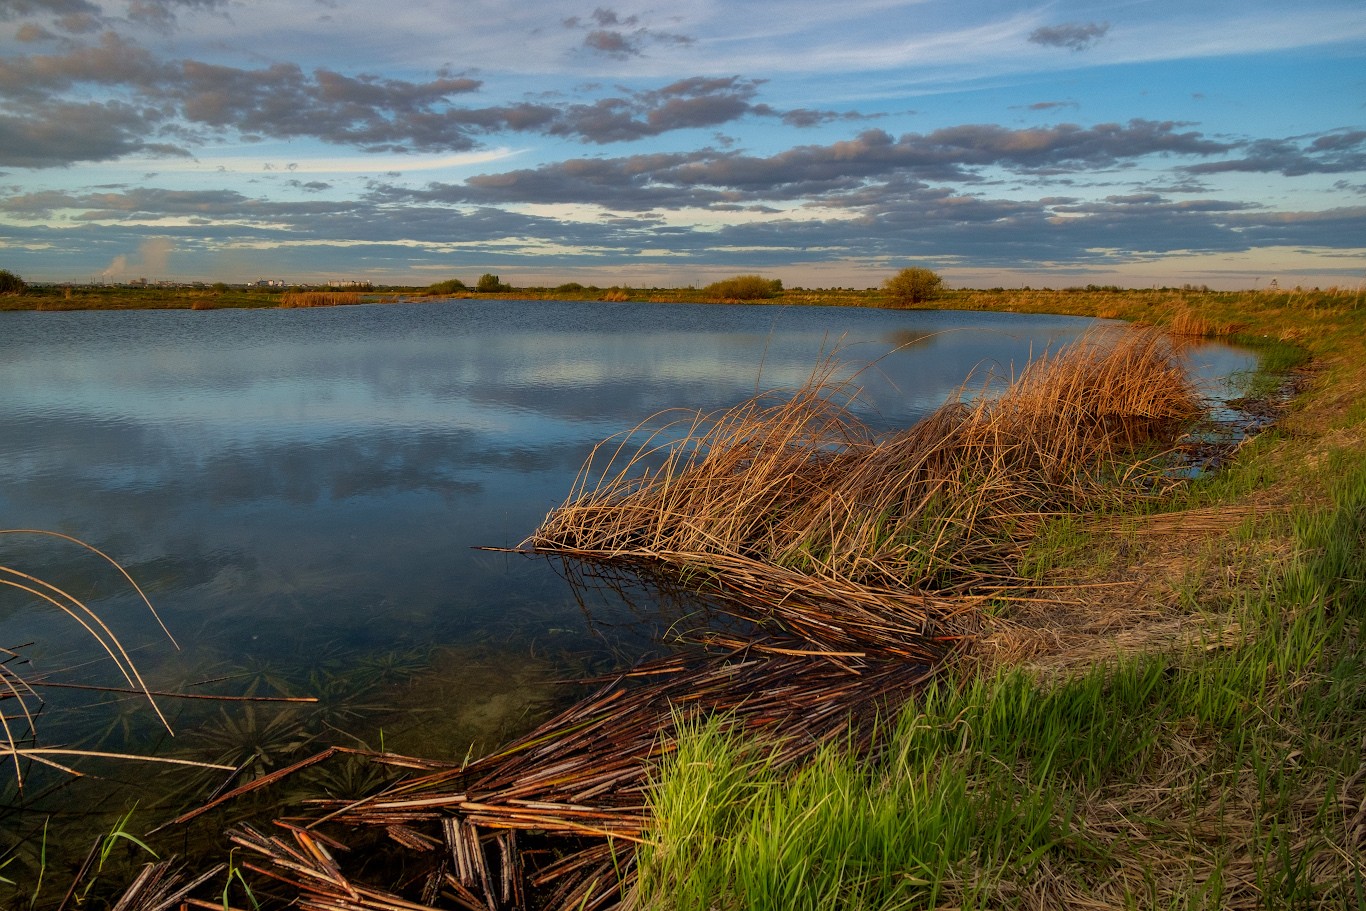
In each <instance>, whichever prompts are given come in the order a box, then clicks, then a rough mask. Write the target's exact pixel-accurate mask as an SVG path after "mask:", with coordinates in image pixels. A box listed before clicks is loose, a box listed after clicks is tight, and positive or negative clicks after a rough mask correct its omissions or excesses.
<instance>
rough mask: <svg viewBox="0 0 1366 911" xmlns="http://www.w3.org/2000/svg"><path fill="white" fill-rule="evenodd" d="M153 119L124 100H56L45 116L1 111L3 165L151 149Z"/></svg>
mask: <svg viewBox="0 0 1366 911" xmlns="http://www.w3.org/2000/svg"><path fill="white" fill-rule="evenodd" d="M151 127H152V124H151V123H149V120H148V118H147V116H146V113H145V112H144V111H143V110H142V109H139V108H135V107H133V106H131V105H128V104H124V103H122V102H113V101H111V102H107V103H104V104H98V103H94V102H92V103H89V104H55V105H52V106H49V107H47V108H46V109H45V110H44V111H43V113H42V115H41V116H33V115H18V116H15V115H6V114H0V166H7V167H16V168H48V167H58V166H61V165H66V164H69V163H70V162H72V161H108V160H110V159H114V158H120V157H122V156H124V155H130V154H133V153H135V152H140V151H143V150H145V149H147V148H148V147H149V146H148V144H147V143H146V142H144V141H143V139H142V137H143V136H145V135H147V133H148V132H149V130H150V129H151Z"/></svg>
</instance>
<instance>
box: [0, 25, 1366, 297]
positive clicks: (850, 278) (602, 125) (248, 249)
mask: <svg viewBox="0 0 1366 911" xmlns="http://www.w3.org/2000/svg"><path fill="white" fill-rule="evenodd" d="M0 45H2V46H3V51H2V52H0V267H2V268H8V269H10V270H12V271H15V272H18V273H19V274H20V275H22V276H24V277H25V278H27V279H29V280H34V281H58V280H76V281H86V280H90V279H95V280H113V281H126V280H129V279H132V278H138V277H146V278H148V279H151V280H158V279H203V280H220V279H221V280H226V281H246V280H254V279H257V278H278V279H284V280H290V281H326V280H330V279H357V280H371V281H375V282H382V283H390V282H400V283H412V284H426V283H429V282H433V281H438V280H442V279H445V278H450V277H458V278H462V279H463V280H465V281H467V282H472V281H473V280H474V279H476V278H477V277H478V276H479V275H480V274H482V273H483V272H494V273H497V274H499V275H500V276H501V277H502V278H503V280H504V281H508V282H511V283H513V284H515V285H537V284H558V283H560V282H565V281H579V282H582V283H584V284H590V283H591V284H598V285H603V286H607V285H613V284H630V285H638V286H639V285H645V286H650V285H662V286H686V285H700V284H705V283H707V282H710V281H713V280H715V279H717V278H721V277H725V276H728V275H734V274H737V273H740V272H759V273H762V274H764V275H767V276H770V277H778V278H782V279H783V280H784V282H785V283H786V284H787V285H788V286H789V287H792V286H808V287H831V286H846V287H871V286H874V285H877V284H879V283H880V282H881V281H882V279H883V278H885V277H886V276H887V275H889V274H891V273H892V272H894V271H895V270H896V269H899V268H901V267H903V266H905V265H913V264H914V265H928V266H931V267H932V268H935V269H937V270H939V271H940V272H941V273H942V274H943V275H944V276H945V278H946V280H947V281H948V282H949V284H951V285H956V286H971V287H989V286H995V285H1005V286H1019V285H1033V286H1035V287H1039V286H1051V287H1065V286H1070V285H1079V284H1088V283H1101V284H1111V283H1115V284H1122V285H1127V286H1134V287H1148V286H1152V285H1180V284H1187V283H1190V284H1209V285H1211V286H1214V287H1234V288H1241V287H1265V286H1266V285H1267V284H1269V283H1270V281H1271V280H1272V279H1275V280H1276V281H1277V282H1278V284H1280V285H1282V286H1292V285H1295V284H1304V285H1319V286H1329V285H1338V286H1346V287H1357V286H1359V285H1360V284H1361V283H1362V282H1363V281H1366V5H1364V4H1362V3H1361V2H1360V0H1304V2H1300V3H1295V4H1289V3H1285V2H1283V0H1275V2H1272V0H1239V2H1224V0H1210V2H1198V3H1191V2H1189V0H1128V2H1109V3H1105V2H1100V3H1097V2H1092V3H1079V2H1068V0H1063V2H1053V3H1027V2H1015V0H996V2H980V3H962V2H958V0H954V2H944V0H921V2H910V3H907V2H893V0H845V2H841V3H838V4H832V3H829V2H828V0H751V2H744V0H731V2H724V3H723V2H719V0H699V2H692V0H675V2H671V3H669V4H660V5H651V4H649V3H640V4H634V3H628V2H606V3H603V4H602V5H597V4H595V3H592V2H588V3H579V2H573V0H551V2H538V3H532V4H513V3H506V2H492V0H476V2H466V0H392V2H389V3H377V2H372V0H269V2H253V0H114V2H96V0H0Z"/></svg>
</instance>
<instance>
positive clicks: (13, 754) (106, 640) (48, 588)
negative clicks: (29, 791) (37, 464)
mask: <svg viewBox="0 0 1366 911" xmlns="http://www.w3.org/2000/svg"><path fill="white" fill-rule="evenodd" d="M0 535H28V536H39V537H48V538H54V539H58V540H61V541H64V542H67V543H69V544H72V545H75V546H77V547H79V548H82V549H84V550H85V551H87V552H89V553H91V554H94V555H96V556H98V557H99V558H101V559H102V560H104V561H105V562H106V563H108V564H109V565H110V566H112V567H113V568H114V569H116V570H117V571H118V572H119V574H120V575H121V577H122V578H123V579H124V580H125V581H126V582H127V583H128V585H129V586H131V587H132V589H133V590H134V591H135V592H137V595H138V597H139V598H140V599H141V601H142V603H143V604H144V605H145V606H146V608H147V610H148V611H149V612H150V613H151V615H152V617H153V618H154V619H155V620H156V622H157V625H158V626H160V628H161V630H162V632H164V633H165V634H166V637H167V638H168V639H169V640H170V641H171V644H172V645H175V638H174V637H173V636H171V633H170V630H168V629H167V628H166V625H165V624H164V623H163V622H162V620H161V617H160V615H158V614H157V612H156V609H155V608H154V607H152V602H151V601H150V600H148V598H147V595H146V594H145V593H144V592H143V590H142V589H141V588H140V587H139V586H138V584H137V582H135V581H134V580H133V577H132V576H130V575H129V574H128V572H127V570H125V569H124V568H123V567H122V566H120V565H119V564H118V562H117V561H115V560H114V559H113V558H112V557H110V556H108V555H107V554H105V553H104V552H103V551H101V550H99V549H98V548H96V547H94V546H92V545H90V544H87V543H85V542H84V541H80V540H78V539H76V538H73V537H71V536H70V535H64V534H61V533H59V532H53V531H43V530H38V529H0ZM0 586H2V587H6V588H11V589H16V590H18V591H20V592H23V593H25V594H26V595H29V596H31V597H32V598H33V599H34V600H35V601H37V602H39V603H44V604H48V605H50V606H52V607H55V608H56V609H57V610H59V611H61V612H62V613H63V614H65V615H66V616H67V617H69V618H70V619H71V620H72V621H73V622H74V623H75V624H76V625H77V626H79V627H80V628H81V629H82V630H84V631H85V632H86V633H87V634H88V635H89V636H90V637H91V638H92V639H93V640H94V641H95V642H96V643H97V644H98V645H99V647H100V649H101V650H102V651H103V652H104V654H105V655H106V656H107V657H108V659H109V660H110V661H111V662H112V663H113V665H114V667H115V669H116V670H117V672H118V674H119V676H120V677H121V678H122V679H123V681H124V682H125V683H126V684H127V687H128V690H130V691H132V692H134V693H137V694H139V695H141V696H142V697H144V698H145V699H146V700H147V703H148V704H149V705H150V706H151V708H152V711H153V712H155V713H156V716H157V718H158V719H159V720H160V721H161V723H162V724H163V725H164V726H165V727H166V730H167V731H170V729H171V725H170V722H169V721H167V720H166V716H165V715H164V714H163V713H162V711H161V709H160V707H159V706H158V705H157V701H156V699H155V698H154V697H153V695H152V692H151V690H150V689H149V688H148V687H147V684H146V683H145V682H144V681H143V679H142V675H141V673H139V671H138V669H137V666H136V665H134V663H133V659H132V658H131V657H130V656H129V654H128V651H127V649H125V648H124V646H123V643H121V642H120V641H119V639H118V637H117V636H116V635H115V634H114V631H113V630H112V629H111V628H110V627H109V625H108V624H107V623H106V622H105V621H104V620H103V619H102V618H101V617H100V615H99V614H98V613H96V612H95V611H94V610H92V609H91V608H90V607H89V606H88V605H87V604H85V603H84V602H83V601H82V600H81V599H79V598H77V597H75V596H74V595H72V594H71V593H70V592H68V591H66V590H65V589H63V588H61V587H59V586H57V585H55V584H53V583H51V582H49V581H47V580H45V579H42V578H39V577H38V576H35V575H32V574H30V573H28V572H25V571H23V570H22V569H19V568H17V567H14V566H6V565H3V564H0ZM177 647H178V646H177ZM0 653H2V654H3V655H4V659H3V661H0V755H5V756H8V757H9V758H10V759H11V760H12V761H13V768H14V776H15V781H16V782H17V784H18V785H19V786H20V787H22V786H23V778H24V763H25V761H31V762H36V763H39V764H41V765H45V766H49V767H52V768H55V769H59V770H61V771H64V772H68V773H71V774H78V773H77V772H76V770H75V769H73V768H71V767H70V766H68V765H66V764H65V761H70V760H71V759H74V758H78V757H82V756H86V757H90V756H107V757H112V758H124V759H143V760H146V761H155V762H174V763H182V762H183V760H168V759H160V758H154V757H140V756H129V755H127V754H122V753H104V752H99V751H93V750H74V749H62V748H49V747H41V746H39V745H38V740H37V730H36V721H37V715H38V712H39V710H40V709H41V707H42V703H43V700H42V697H41V696H40V695H39V694H38V689H39V688H41V687H42V686H43V685H44V684H45V682H46V679H45V678H44V677H41V676H39V677H33V678H26V677H25V676H24V675H23V674H21V673H20V672H19V671H18V669H17V668H18V667H19V666H20V665H21V664H23V663H24V662H23V661H22V658H21V655H20V654H19V651H18V649H0ZM6 703H9V705H8V706H6ZM58 757H61V758H60V759H59V758H58Z"/></svg>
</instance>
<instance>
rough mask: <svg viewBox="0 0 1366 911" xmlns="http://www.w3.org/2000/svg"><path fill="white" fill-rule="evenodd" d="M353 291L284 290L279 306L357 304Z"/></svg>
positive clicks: (357, 299) (357, 300)
mask: <svg viewBox="0 0 1366 911" xmlns="http://www.w3.org/2000/svg"><path fill="white" fill-rule="evenodd" d="M359 303H360V294H358V293H357V292H355V291H286V292H285V293H284V294H282V295H280V306H281V307H286V308H288V307H339V306H343V305H349V304H359Z"/></svg>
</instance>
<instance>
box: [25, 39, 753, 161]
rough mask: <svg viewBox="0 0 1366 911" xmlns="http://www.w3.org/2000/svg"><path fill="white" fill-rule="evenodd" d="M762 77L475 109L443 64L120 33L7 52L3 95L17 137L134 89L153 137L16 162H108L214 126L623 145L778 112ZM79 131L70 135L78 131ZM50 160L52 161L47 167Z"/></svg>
mask: <svg viewBox="0 0 1366 911" xmlns="http://www.w3.org/2000/svg"><path fill="white" fill-rule="evenodd" d="M760 84H761V83H760V81H757V80H749V79H742V78H740V77H738V76H732V77H721V78H703V77H696V78H690V79H681V80H678V81H676V82H673V83H671V84H669V85H666V86H664V87H662V88H659V89H654V90H647V91H629V90H626V89H622V90H621V94H619V95H617V96H613V97H606V98H600V99H597V100H595V101H592V102H585V103H579V104H569V105H550V104H542V103H532V102H521V103H514V104H507V105H498V106H489V107H465V106H462V105H460V104H458V103H456V98H457V97H458V96H462V95H467V94H469V93H472V92H475V91H477V90H478V89H479V88H480V87H481V85H482V84H481V82H480V81H479V80H476V79H472V78H468V77H464V76H459V75H455V74H449V73H444V72H438V73H437V75H436V76H435V78H433V79H431V80H428V81H422V82H413V81H406V80H400V79H387V78H381V77H378V76H370V75H365V74H360V75H348V74H344V73H341V72H337V71H335V70H330V69H317V70H314V71H312V72H311V73H306V72H305V71H303V70H302V69H301V68H300V67H299V66H297V65H295V64H292V63H280V64H274V65H271V66H267V67H263V68H258V69H243V68H238V67H231V66H222V65H215V64H209V63H205V62H201V61H197V60H183V61H179V62H176V63H161V62H159V61H157V60H155V59H154V58H153V57H152V56H151V54H149V53H148V52H147V51H146V50H144V49H143V48H141V47H139V46H137V45H134V44H131V43H130V42H128V41H126V40H125V39H123V38H120V37H119V36H117V35H115V34H114V33H112V32H111V33H106V34H105V35H104V36H103V37H102V38H101V40H100V42H99V43H98V44H95V45H90V46H83V47H77V48H74V49H71V50H69V51H66V52H64V53H60V54H49V55H37V54H35V55H27V56H18V57H12V58H9V59H5V60H0V92H3V93H4V95H5V96H6V98H7V99H8V100H9V102H10V104H11V112H10V116H11V117H18V116H26V120H27V123H28V125H29V128H28V129H27V130H19V129H17V128H15V127H13V126H12V127H11V129H10V135H11V137H12V138H14V139H15V140H16V141H22V142H24V143H27V142H29V141H33V140H36V139H39V138H41V136H42V134H43V132H44V130H43V126H42V125H43V124H44V122H48V126H49V127H50V128H51V130H52V132H54V133H55V134H63V125H62V124H58V123H55V122H50V121H51V118H52V114H53V112H54V111H55V110H57V109H58V108H60V107H61V106H62V105H63V104H64V103H66V102H65V99H64V97H63V96H66V95H73V96H74V95H75V94H76V93H78V92H81V91H82V90H83V89H84V88H85V87H88V86H99V87H102V88H104V89H107V90H108V91H111V92H125V93H127V94H128V95H130V96H132V97H133V98H135V99H136V102H137V103H138V104H140V105H141V107H140V110H142V112H143V119H144V124H143V127H144V135H143V136H141V137H135V136H132V135H126V136H120V137H119V139H120V140H121V142H120V143H110V142H106V143H103V144H98V143H96V144H93V151H92V143H77V142H68V144H67V148H68V151H67V152H66V153H63V152H62V151H61V145H60V144H58V143H56V142H52V141H49V142H47V143H45V144H43V145H42V147H41V148H35V149H33V150H26V149H25V148H24V146H22V145H21V146H14V147H11V148H10V149H8V150H7V153H8V155H7V159H8V160H9V161H10V162H11V163H16V164H17V163H18V162H19V161H29V162H33V163H32V164H30V165H27V166H30V167H39V166H54V165H61V164H68V163H71V162H75V161H82V160H95V159H92V158H91V157H90V156H91V155H92V154H94V155H96V156H97V158H100V159H103V158H108V157H110V156H111V154H116V153H111V152H110V151H109V149H116V148H124V149H125V150H135V149H140V148H144V147H147V145H146V144H147V143H149V142H150V139H149V136H150V135H151V134H153V133H155V132H157V131H160V132H161V134H162V135H163V137H174V139H175V140H176V142H177V143H178V145H179V146H188V145H192V144H194V143H195V142H202V141H204V140H205V139H206V138H207V137H206V136H205V135H203V130H204V128H208V129H210V130H213V131H219V132H221V133H224V134H228V135H231V133H233V132H235V133H237V134H238V136H239V137H240V138H241V139H243V140H246V141H252V140H253V139H259V138H264V137H277V138H292V137H303V136H311V137H316V138H318V139H321V140H323V141H325V142H331V143H336V144H345V145H352V146H356V147H358V148H361V149H363V150H369V151H397V152H406V151H465V150H468V149H472V148H474V147H476V146H477V145H478V144H479V138H478V137H480V136H481V135H483V134H487V133H495V132H503V131H513V132H522V131H527V132H543V133H547V134H550V135H557V136H567V137H574V138H578V139H582V140H585V141H588V142H594V143H610V142H623V141H630V140H635V139H640V138H643V137H648V136H657V135H660V134H661V133H665V132H669V131H672V130H681V129H692V128H708V127H715V126H717V125H720V124H724V123H727V122H730V121H733V120H735V119H738V118H740V117H744V116H748V115H754V116H772V115H773V114H775V112H774V111H773V110H772V109H771V108H769V107H768V106H767V105H763V104H758V103H756V102H755V101H754V96H755V95H756V94H757V91H758V86H759V85H760ZM70 138H71V137H68V139H70ZM38 162H42V164H38Z"/></svg>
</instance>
